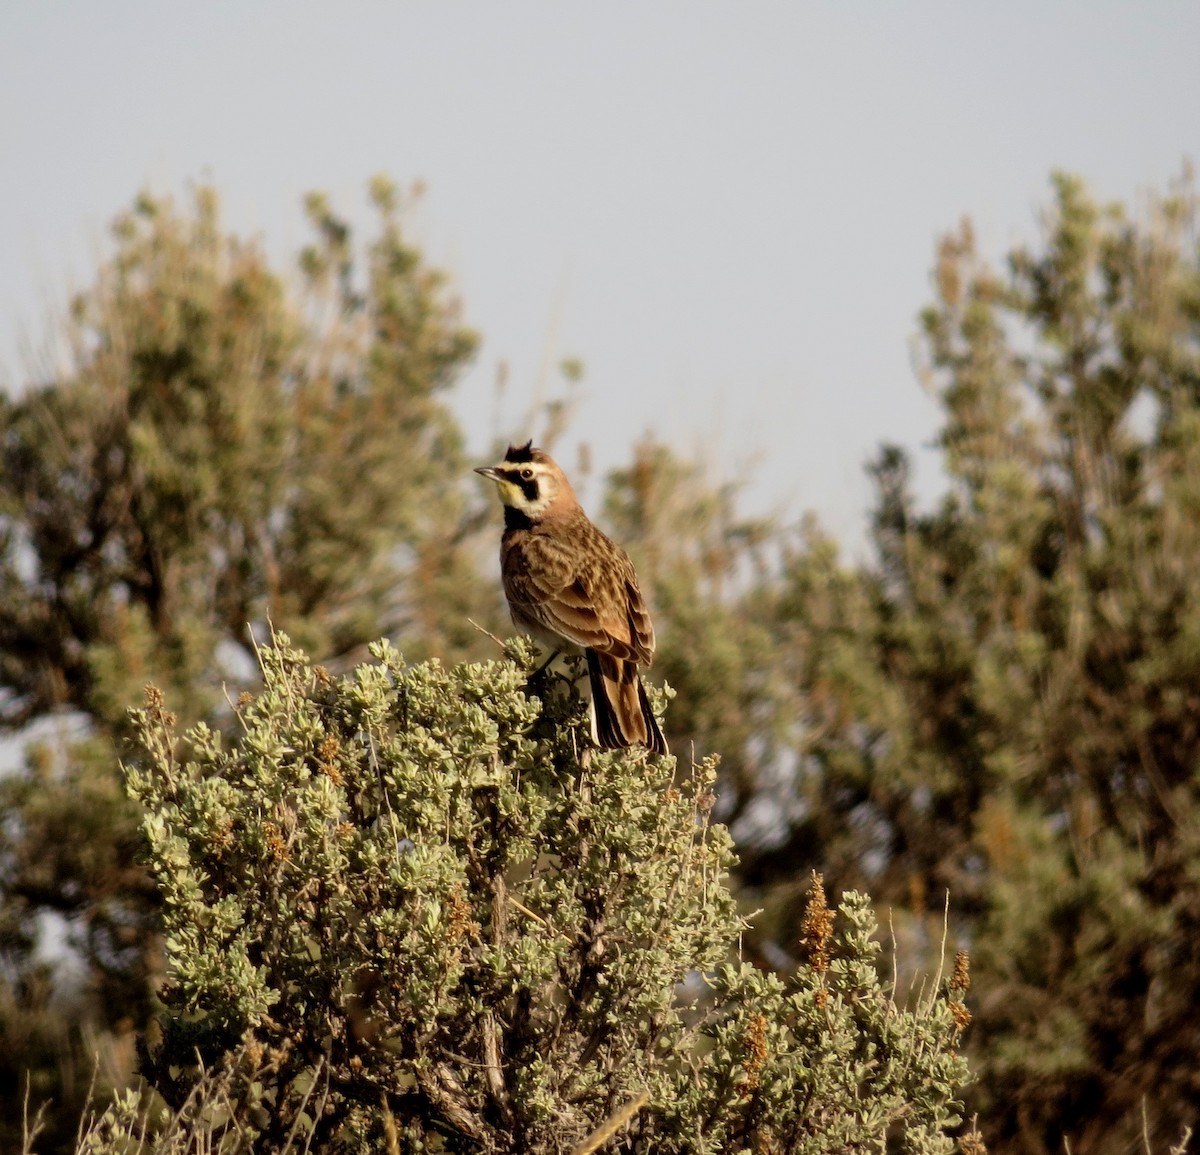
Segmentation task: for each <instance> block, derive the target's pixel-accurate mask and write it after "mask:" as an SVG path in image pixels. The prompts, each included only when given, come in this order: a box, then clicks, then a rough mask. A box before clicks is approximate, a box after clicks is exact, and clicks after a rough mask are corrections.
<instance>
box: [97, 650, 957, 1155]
mask: <svg viewBox="0 0 1200 1155" xmlns="http://www.w3.org/2000/svg"><path fill="white" fill-rule="evenodd" d="M373 656H374V657H375V659H376V662H375V663H373V664H366V665H363V666H360V667H359V668H358V669H356V670H355V671H354V673H353V675H352V676H349V677H347V678H344V679H341V680H334V679H333V678H332V677H330V676H329V675H328V674H327V673H326V672H325V671H324V670H322V669H321V668H320V667H314V666H312V665H311V664H310V663H309V661H308V659H307V658H306V657H305V655H304V654H302V653H301V652H299V651H297V650H296V649H294V648H292V647H291V645H290V643H289V642H288V641H287V639H286V638H283V637H279V638H277V639H276V644H275V645H274V646H273V647H272V648H270V649H267V650H265V651H263V653H262V655H261V661H262V665H263V675H264V677H263V689H262V691H261V693H260V694H259V695H258V696H257V697H253V698H252V697H250V696H248V695H244V696H243V698H242V699H241V700H240V701H239V703H238V707H237V708H238V716H239V719H240V723H241V734H240V736H239V737H238V739H237V741H236V743H235V744H233V746H232V747H231V748H230V746H229V745H228V744H227V743H226V742H225V741H223V740H222V738H221V736H220V735H219V734H217V733H216V732H215V731H213V730H210V729H208V728H206V727H204V726H199V727H196V728H195V729H193V730H191V731H190V732H189V733H188V734H187V735H186V736H185V737H184V738H183V739H182V740H177V737H176V735H175V734H174V732H173V724H174V719H173V718H172V716H171V715H170V714H169V713H168V712H167V711H166V709H165V708H164V704H163V700H162V696H161V694H159V693H158V692H157V691H155V690H154V689H150V690H149V691H148V693H147V707H146V709H145V710H142V711H137V712H136V717H135V722H136V726H137V731H138V733H139V735H140V742H141V745H142V751H141V753H140V754H139V755H138V756H137V757H136V758H135V759H134V760H133V763H132V764H131V765H130V766H129V767H128V768H127V773H128V781H129V786H130V790H131V792H132V794H133V795H134V797H135V798H136V799H137V800H138V801H139V802H140V803H141V804H142V805H143V806H144V808H145V812H146V818H145V834H146V837H147V844H148V855H149V862H150V866H151V869H152V871H153V874H154V876H155V878H156V879H157V882H158V885H159V887H160V888H161V891H162V895H163V902H164V907H163V909H164V920H165V934H166V941H167V950H168V955H169V962H170V975H171V979H170V983H169V986H168V988H167V989H166V990H165V991H164V992H163V996H162V997H163V1001H164V1004H165V1007H166V1012H165V1013H164V1014H163V1015H162V1017H161V1024H162V1032H161V1038H159V1039H156V1040H155V1041H154V1043H153V1044H149V1045H147V1046H146V1047H145V1048H144V1053H143V1073H144V1074H145V1076H146V1079H147V1082H148V1084H149V1085H150V1087H152V1088H153V1089H154V1091H155V1092H156V1093H157V1096H158V1097H161V1101H160V1100H159V1098H158V1097H156V1096H155V1095H152V1094H150V1093H149V1091H146V1092H143V1093H142V1094H141V1095H140V1096H138V1095H134V1096H128V1095H127V1096H126V1097H125V1098H123V1099H122V1100H120V1101H119V1102H118V1103H116V1104H114V1106H113V1108H112V1109H111V1110H110V1111H109V1112H108V1114H107V1115H105V1116H104V1117H103V1118H101V1119H100V1120H99V1121H97V1122H96V1123H95V1125H94V1126H93V1127H92V1128H91V1129H90V1131H89V1133H88V1134H87V1136H86V1137H85V1139H84V1141H83V1149H84V1150H87V1151H89V1152H92V1153H94V1155H100V1153H109V1152H115V1151H126V1150H130V1149H137V1145H136V1144H135V1145H134V1146H133V1147H131V1146H130V1144H131V1137H133V1136H138V1135H141V1136H143V1138H142V1139H141V1140H139V1141H138V1142H139V1143H142V1144H144V1147H143V1148H142V1149H145V1150H151V1151H155V1152H158V1153H160V1155H166V1153H167V1152H171V1153H174V1152H192V1151H194V1152H208V1151H218V1150H220V1151H250V1150H254V1151H263V1152H266V1151H284V1150H289V1149H295V1150H313V1151H339V1152H340V1151H346V1152H359V1151H363V1152H365V1151H395V1152H418V1151H446V1152H514V1153H515V1152H521V1153H525V1155H530V1153H539V1152H546V1153H551V1152H570V1151H573V1150H574V1151H589V1150H597V1149H599V1146H600V1145H601V1144H605V1145H607V1144H610V1143H611V1144H615V1146H612V1147H610V1149H612V1150H621V1151H626V1152H680V1153H683V1152H687V1153H695V1155H701V1153H715V1152H735V1151H747V1152H755V1153H757V1152H784V1151H787V1152H814V1153H815V1152H825V1151H844V1150H849V1149H854V1148H873V1149H876V1150H881V1151H882V1150H883V1149H884V1148H885V1146H886V1147H888V1149H889V1150H891V1149H894V1150H904V1151H912V1152H923V1153H924V1152H929V1153H935V1152H946V1151H949V1150H951V1149H952V1147H953V1140H952V1139H951V1138H950V1137H949V1130H950V1129H951V1128H953V1127H955V1126H956V1125H957V1124H958V1123H959V1119H958V1117H957V1115H956V1113H955V1112H956V1110H957V1104H956V1097H957V1095H958V1093H959V1091H960V1090H961V1088H962V1087H963V1085H964V1083H965V1081H966V1078H967V1072H966V1067H965V1063H964V1061H963V1060H962V1059H961V1058H960V1057H959V1056H958V1055H957V1053H956V1051H955V1047H956V1045H957V1041H958V1038H959V1034H960V1030H961V1027H962V1025H963V1023H964V1022H965V1019H966V1014H965V1010H964V1008H963V1007H962V1003H961V996H962V991H963V989H964V988H965V972H963V971H961V970H959V971H957V972H956V974H957V978H956V979H954V980H952V982H951V983H949V984H946V985H945V988H944V989H943V990H941V991H936V990H935V991H932V992H930V993H928V994H927V995H925V996H923V997H920V998H918V999H916V1000H914V1005H913V1006H912V1007H911V1008H910V1009H901V1008H900V1007H898V1006H897V1005H896V1004H895V1002H894V1001H893V999H892V997H891V992H890V991H889V990H888V989H887V987H886V986H885V985H884V984H882V983H881V981H880V977H879V975H878V973H877V970H876V966H875V959H876V955H877V952H878V950H879V947H878V945H877V943H876V942H875V940H874V932H875V925H874V921H873V917H872V915H871V913H870V909H869V906H868V902H867V900H866V899H865V898H864V897H861V896H858V895H847V896H846V897H845V900H844V902H843V905H842V907H841V917H840V920H837V922H840V927H839V926H838V925H837V922H835V919H834V916H833V914H832V913H831V912H828V911H826V910H825V907H824V902H825V898H824V893H823V890H822V889H821V887H820V884H819V879H817V880H815V885H814V887H813V889H812V891H811V892H810V901H809V917H808V920H807V921H806V924H805V926H806V935H805V942H804V944H802V945H803V946H804V953H805V954H806V957H807V961H806V963H805V964H804V965H803V966H802V967H801V968H800V969H799V971H798V973H797V974H796V975H795V976H793V977H792V978H791V979H789V980H787V981H785V980H784V979H781V978H780V977H778V976H775V975H770V974H764V973H762V972H760V971H758V970H756V969H755V968H753V967H751V966H750V965H748V964H746V963H743V962H739V961H737V956H738V950H737V948H738V938H739V935H740V933H741V931H742V929H743V928H744V926H745V923H744V922H743V920H742V919H741V918H740V917H739V916H738V913H737V911H736V908H735V903H734V899H733V897H732V896H731V894H730V892H729V890H728V887H727V881H726V872H727V871H728V869H729V867H730V865H731V863H732V861H733V855H732V852H731V849H730V840H729V837H728V834H727V833H726V831H725V829H724V828H723V827H721V826H719V825H715V824H712V823H710V822H709V820H708V815H709V811H710V809H711V806H712V803H713V801H714V796H713V794H712V790H711V787H712V783H713V780H714V773H715V771H714V764H715V760H709V761H707V762H705V763H703V764H700V765H696V766H693V767H691V768H690V769H689V770H688V771H687V772H686V773H685V772H683V771H682V770H681V769H680V767H678V766H677V764H676V762H675V760H674V759H670V758H663V759H652V758H647V757H646V755H645V754H644V753H642V752H640V751H637V752H630V753H622V754H616V753H608V752H599V751H596V750H594V749H591V748H590V747H589V745H588V742H587V738H586V734H587V724H586V719H585V715H584V711H583V708H582V705H581V703H580V702H579V699H578V697H577V696H576V695H575V693H574V691H573V690H572V689H571V687H570V684H569V683H568V682H567V681H566V679H563V678H554V679H551V680H550V682H549V683H548V684H547V685H546V687H545V691H544V693H543V695H542V697H541V698H538V697H534V696H529V695H527V693H526V688H527V687H526V678H527V676H528V670H529V669H530V668H531V652H530V651H529V649H528V648H527V646H526V644H525V643H522V642H514V643H511V644H510V646H509V650H508V653H507V656H506V660H503V661H496V662H488V663H482V664H470V665H460V666H457V667H455V668H454V669H444V668H443V667H442V666H441V665H440V664H438V663H437V662H428V663H425V664H422V665H417V666H407V665H405V664H404V662H403V661H402V659H401V658H400V656H399V655H398V654H397V653H396V652H395V651H394V650H393V649H392V648H391V647H390V646H389V645H387V644H386V643H380V644H378V645H376V646H375V647H373ZM164 1104H165V1105H164ZM610 1136H611V1138H610Z"/></svg>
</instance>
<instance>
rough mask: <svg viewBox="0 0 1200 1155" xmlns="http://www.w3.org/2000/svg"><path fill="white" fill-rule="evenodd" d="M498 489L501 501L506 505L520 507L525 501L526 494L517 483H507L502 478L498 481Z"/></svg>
mask: <svg viewBox="0 0 1200 1155" xmlns="http://www.w3.org/2000/svg"><path fill="white" fill-rule="evenodd" d="M496 489H497V490H498V491H499V493H500V500H501V501H502V502H504V504H505V505H512V506H518V507H519V506H520V505H521V503H522V501H523V500H524V496H525V495H524V494H523V493H522V492H521V487H520V486H519V485H517V483H516V482H515V481H506V480H504V479H502V478H500V479H496Z"/></svg>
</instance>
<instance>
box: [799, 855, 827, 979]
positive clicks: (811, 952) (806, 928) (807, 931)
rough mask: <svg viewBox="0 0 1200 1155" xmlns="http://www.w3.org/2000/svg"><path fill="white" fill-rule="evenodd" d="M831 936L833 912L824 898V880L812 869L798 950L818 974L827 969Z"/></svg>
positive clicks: (823, 972) (822, 973)
mask: <svg viewBox="0 0 1200 1155" xmlns="http://www.w3.org/2000/svg"><path fill="white" fill-rule="evenodd" d="M832 937H833V912H832V911H831V910H830V909H829V904H828V902H827V901H826V899H825V880H824V879H823V878H822V877H821V876H820V875H819V874H818V873H817V872H816V871H815V870H814V871H813V872H812V883H811V885H810V886H809V890H808V905H807V906H806V907H805V908H804V921H803V922H802V923H801V924H800V950H801V952H802V953H803V955H804V959H805V961H806V962H807V963H808V965H809V966H810V967H812V968H813V970H815V971H816V972H817V974H818V975H821V976H824V974H825V972H826V971H828V970H829V940H830V939H831V938H832Z"/></svg>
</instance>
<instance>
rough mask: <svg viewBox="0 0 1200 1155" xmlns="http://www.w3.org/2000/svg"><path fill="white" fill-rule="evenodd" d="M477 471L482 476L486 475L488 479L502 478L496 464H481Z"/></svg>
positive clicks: (496, 479) (497, 479)
mask: <svg viewBox="0 0 1200 1155" xmlns="http://www.w3.org/2000/svg"><path fill="white" fill-rule="evenodd" d="M475 472H476V473H478V474H479V476H480V477H486V478H487V479H488V481H499V480H500V475H499V474H498V473H497V472H496V467H495V466H494V465H481V466H480V467H479V468H478V469H477V470H475Z"/></svg>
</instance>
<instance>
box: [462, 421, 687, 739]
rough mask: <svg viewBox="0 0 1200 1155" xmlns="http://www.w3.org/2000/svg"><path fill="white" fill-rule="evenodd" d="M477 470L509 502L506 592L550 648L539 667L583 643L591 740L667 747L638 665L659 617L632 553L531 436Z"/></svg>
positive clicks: (519, 617)
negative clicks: (595, 519)
mask: <svg viewBox="0 0 1200 1155" xmlns="http://www.w3.org/2000/svg"><path fill="white" fill-rule="evenodd" d="M475 472H476V473H479V474H482V476H484V477H486V478H488V479H489V480H491V481H494V482H495V483H496V489H497V490H498V492H499V495H500V501H501V503H502V504H503V505H504V534H503V537H502V538H501V540H500V572H501V576H502V579H503V582H504V594H505V597H506V598H507V599H508V608H509V612H510V613H511V614H512V620H513V624H514V625H515V626H516V627H517V629H519V630H524V631H526V632H527V633H529V634H531V635H532V636H533V638H534V639H535V640H536V641H537V642H538V643H539V644H540V645H541V646H542V647H543V648H545V649H547V650H549V651H550V657H549V658H548V659H547V661H546V663H545V665H543V667H542V668H543V669H545V667H546V666H548V665H549V664H550V662H552V661H553V660H554V658H555V657H556V656H557V655H558V654H560V653H573V654H577V653H580V652H582V653H583V655H584V657H585V659H586V661H587V671H588V681H589V684H590V687H591V705H590V717H591V727H592V741H593V742H595V744H596V745H597V746H599V747H601V748H603V749H608V750H617V749H623V748H625V747H629V746H644V747H646V748H647V749H648V750H649V751H651V752H652V753H654V754H666V753H667V743H666V740H665V739H664V738H663V734H662V730H661V729H660V728H659V725H658V721H657V719H656V718H655V717H654V711H653V710H652V709H651V708H650V700H649V699H648V698H647V697H646V689H645V687H644V686H643V685H642V679H641V676H640V674H639V672H638V671H639V668H649V666H650V663H651V662H652V661H653V658H654V626H653V624H652V623H651V621H650V613H649V610H648V609H647V608H646V601H645V599H644V598H643V597H642V591H641V589H640V588H639V586H638V579H637V573H636V572H635V571H634V568H633V562H632V561H630V560H629V555H628V554H627V553H626V552H625V551H624V550H623V549H622V548H621V547H620V546H619V545H617V543H616V542H615V541H613V540H612V539H611V538H609V537H608V536H607V535H605V534H604V533H602V532H601V531H600V530H599V529H598V528H597V527H596V526H595V525H594V524H593V523H592V522H591V521H590V520H589V518H588V516H587V514H586V513H584V512H583V507H582V506H581V505H580V504H579V499H578V498H577V497H576V496H575V490H574V489H572V488H571V483H570V482H569V481H568V480H567V476H566V474H565V473H563V471H562V470H561V469H560V468H559V466H558V464H557V463H556V462H555V461H554V459H553V458H552V457H551V456H550V455H549V454H548V453H546V452H544V451H543V450H541V449H535V448H534V446H533V441H532V440H530V441H528V442H526V443H525V444H524V445H510V446H509V447H508V452H507V453H506V454H505V455H504V460H503V461H501V462H500V463H499V464H498V465H489V466H482V467H480V468H479V469H476V470H475Z"/></svg>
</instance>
